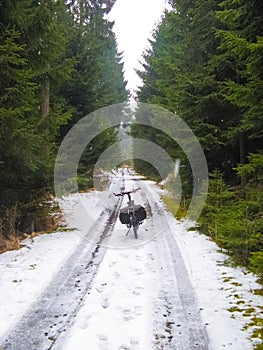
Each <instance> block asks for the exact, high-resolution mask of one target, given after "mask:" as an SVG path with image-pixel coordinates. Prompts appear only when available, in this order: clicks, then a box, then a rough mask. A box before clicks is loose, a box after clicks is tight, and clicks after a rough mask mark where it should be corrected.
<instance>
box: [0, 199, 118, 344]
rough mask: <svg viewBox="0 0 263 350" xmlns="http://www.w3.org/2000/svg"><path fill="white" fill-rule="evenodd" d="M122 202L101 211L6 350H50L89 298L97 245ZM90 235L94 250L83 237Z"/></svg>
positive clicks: (99, 256) (98, 260)
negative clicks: (110, 208)
mask: <svg viewBox="0 0 263 350" xmlns="http://www.w3.org/2000/svg"><path fill="white" fill-rule="evenodd" d="M121 203H122V198H119V199H118V201H117V204H116V205H115V207H114V210H113V211H110V210H108V209H107V210H105V211H104V212H103V213H102V214H101V216H100V217H99V219H98V220H97V221H96V222H95V223H94V225H93V226H92V227H91V229H90V230H89V232H88V233H87V234H86V236H85V237H84V238H83V240H82V241H81V242H80V243H79V244H78V246H77V247H76V249H75V250H74V252H73V253H72V254H71V256H70V257H69V258H68V259H67V260H66V261H65V263H64V265H63V266H62V267H61V269H60V270H59V272H58V273H57V274H56V275H55V277H54V278H53V280H52V281H51V283H50V284H49V286H48V287H47V288H46V289H45V291H44V292H43V293H42V295H40V297H39V298H38V300H37V301H36V302H35V303H34V304H33V306H32V307H31V308H30V309H29V310H28V311H26V312H25V314H24V315H23V316H22V318H21V319H20V321H18V323H17V324H16V325H15V327H14V328H13V329H12V330H11V331H10V332H9V334H8V335H7V336H6V337H5V339H4V341H2V347H3V349H6V350H50V349H52V348H53V346H54V344H55V342H56V340H57V339H58V337H59V336H60V334H62V333H64V332H66V330H67V328H68V327H70V325H71V324H72V323H73V322H74V319H75V317H76V315H77V313H78V311H79V309H80V308H81V306H82V303H83V300H84V297H85V295H86V294H89V290H90V288H91V287H92V282H93V279H94V277H95V275H96V273H97V270H98V267H99V265H100V263H101V261H102V259H103V257H104V255H105V252H106V250H107V249H106V248H105V247H103V246H102V245H101V243H102V242H103V240H104V239H105V238H106V237H107V236H108V235H110V234H111V232H112V230H113V227H114V225H115V222H116V220H117V215H118V212H119V208H120V206H121ZM90 232H92V236H93V240H94V239H95V238H97V243H96V245H95V246H94V245H93V244H91V243H90V242H89V241H88V240H87V237H90Z"/></svg>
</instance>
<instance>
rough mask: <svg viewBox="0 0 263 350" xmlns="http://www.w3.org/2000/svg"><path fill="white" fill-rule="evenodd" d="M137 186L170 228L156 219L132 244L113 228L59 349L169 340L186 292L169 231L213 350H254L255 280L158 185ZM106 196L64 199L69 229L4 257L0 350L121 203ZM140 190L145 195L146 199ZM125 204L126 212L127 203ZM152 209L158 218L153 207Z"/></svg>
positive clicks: (0, 258)
mask: <svg viewBox="0 0 263 350" xmlns="http://www.w3.org/2000/svg"><path fill="white" fill-rule="evenodd" d="M125 181H126V188H131V189H132V188H135V187H136V184H135V183H134V180H133V179H132V178H131V177H129V176H128V175H126V179H125ZM118 184H119V180H118V181H115V180H114V178H112V185H111V188H110V192H111V191H115V190H117V187H118ZM140 186H141V188H142V191H138V192H136V193H135V195H134V200H135V203H140V204H144V203H145V201H146V197H147V199H148V201H149V202H150V204H151V201H152V203H153V202H154V201H156V202H158V205H159V206H160V207H161V208H162V209H163V210H164V213H165V214H164V215H165V217H166V222H167V226H166V225H164V224H163V222H159V224H158V222H154V220H153V218H151V217H149V218H148V219H147V220H146V221H145V223H143V224H142V225H141V226H140V229H139V238H138V240H135V239H134V236H133V234H132V233H131V232H130V233H129V234H128V236H126V232H127V230H126V228H124V227H123V226H122V225H121V224H120V223H119V222H117V223H116V225H115V227H114V229H113V232H112V234H111V236H110V238H108V240H107V241H106V243H104V245H105V247H106V253H105V255H104V257H103V260H102V262H101V263H100V265H99V267H98V271H97V273H96V276H95V279H94V281H93V284H92V288H91V289H90V290H89V291H88V293H87V294H86V296H85V299H84V301H83V304H82V307H81V308H80V310H79V312H78V314H77V316H76V318H75V320H74V322H73V323H72V324H71V326H70V327H69V329H68V330H67V332H64V333H62V334H61V336H60V337H59V338H58V340H57V342H56V343H55V346H54V347H53V348H54V349H57V350H58V349H63V350H74V349H78V350H82V349H83V350H84V349H87V344H88V348H89V349H91V350H97V349H109V350H111V349H118V350H121V349H141V350H148V349H153V348H154V346H156V348H157V349H158V346H161V345H162V344H164V345H165V344H168V342H169V337H168V335H169V329H168V330H167V324H168V325H169V322H167V321H168V320H169V312H172V311H171V309H172V305H173V304H174V303H175V302H176V301H174V300H175V299H174V296H173V295H174V294H176V291H177V289H178V288H179V286H178V280H176V278H175V276H174V274H173V269H174V264H173V263H172V258H173V257H172V254H173V252H172V251H171V246H169V241H167V240H166V236H165V233H164V232H165V231H166V230H167V228H168V227H169V230H170V231H171V232H172V234H173V238H174V240H175V242H176V244H177V245H178V247H179V248H180V252H181V255H182V259H183V261H184V264H185V266H186V269H187V272H188V276H189V279H190V281H191V284H192V286H193V287H194V290H195V293H196V297H197V302H198V307H199V310H200V316H201V319H202V320H203V323H204V324H205V327H206V331H207V334H208V337H209V343H210V347H209V349H212V350H220V349H232V350H236V349H242V350H250V349H252V348H253V344H252V341H251V340H250V339H249V336H250V335H251V331H252V328H251V327H250V328H248V329H244V327H245V326H246V325H247V324H248V323H249V322H250V321H251V319H252V318H253V317H255V316H258V317H259V315H260V306H261V305H262V297H260V296H257V295H255V294H254V293H253V290H255V289H259V288H260V287H261V286H260V285H258V284H257V282H256V276H254V275H253V274H251V273H248V272H247V271H246V270H244V269H241V268H233V267H231V266H229V265H228V264H227V259H228V257H227V256H226V255H225V254H223V253H222V252H220V251H219V248H218V247H217V246H216V244H215V243H214V242H212V241H211V240H210V239H209V238H208V237H207V236H205V235H202V234H200V233H198V232H196V231H189V230H188V229H189V228H190V227H191V226H192V223H191V222H186V221H182V222H178V221H177V220H175V219H174V218H173V217H172V215H171V214H170V213H169V212H168V211H167V210H166V208H165V206H164V204H163V203H162V202H161V200H160V194H161V193H162V191H161V190H160V189H159V188H158V187H157V186H156V185H155V184H154V183H152V182H150V181H140ZM108 193H109V191H105V192H104V193H95V192H89V193H82V194H74V195H70V196H68V197H65V198H63V200H61V202H60V204H61V207H62V210H63V214H64V218H65V222H66V224H67V227H68V228H70V230H67V231H60V232H55V233H53V234H44V235H40V236H37V237H35V238H34V240H33V241H32V240H30V239H29V238H28V239H26V240H25V241H23V245H24V247H23V248H22V249H20V250H19V251H11V252H6V253H4V254H1V255H0V272H1V274H0V283H1V289H0V344H1V339H4V337H5V336H6V333H7V332H8V330H9V329H11V328H12V327H14V326H15V324H16V323H17V322H18V320H19V319H20V318H21V317H22V315H23V313H24V312H25V311H26V310H27V309H28V308H30V306H31V305H32V303H33V302H34V301H35V300H36V299H37V298H38V297H39V296H40V294H41V293H42V292H43V290H44V289H45V287H46V286H47V285H48V284H49V282H50V281H51V280H52V278H53V277H54V275H55V273H56V272H57V271H58V269H59V268H61V267H62V266H63V262H64V261H65V260H66V259H67V257H68V256H69V255H70V254H72V252H73V251H74V248H76V246H77V245H78V244H79V243H80V242H81V239H83V237H84V235H85V233H86V232H87V230H88V229H89V228H91V227H92V225H93V223H94V221H95V220H97V219H98V218H99V217H100V215H101V213H102V212H103V211H104V210H105V207H106V206H107V205H108V206H112V205H113V202H114V200H115V201H116V198H114V197H112V196H110V197H109V195H108ZM143 193H147V195H146V197H145V196H144V195H143ZM106 202H107V204H106ZM122 206H126V203H125V200H124V201H123V203H122ZM87 210H88V212H89V215H90V219H88V220H87ZM152 210H153V214H154V213H155V211H154V210H155V209H154V207H153V206H152ZM153 228H155V231H154V232H155V233H154V234H152V232H153ZM92 244H93V243H92V241H91V242H90V245H92ZM175 259H177V260H178V259H179V257H175ZM237 307H239V308H241V309H242V310H247V309H249V308H253V311H252V312H251V313H247V315H246V314H245V311H242V312H238V311H236V308H237ZM230 308H233V311H232V312H230V311H228V310H229V309H230ZM169 310H170V311H169ZM163 316H165V317H163ZM170 317H171V315H170ZM173 317H174V321H175V325H174V328H173V332H175V331H176V332H177V333H176V334H175V333H174V336H175V337H180V336H182V342H183V341H184V339H185V338H184V337H185V335H184V329H182V328H183V327H181V324H182V323H181V320H180V319H176V314H173ZM165 327H166V328H165ZM168 328H169V327H168ZM164 329H166V331H165V330H164ZM165 332H166V333H165ZM154 339H156V341H155V342H154ZM256 341H257V340H255V342H256ZM165 342H166V343H165ZM258 342H259V341H258ZM158 344H159V345H158ZM0 348H1V347H0ZM164 348H167V349H168V348H169V346H168V345H166V347H164ZM182 348H183V347H182Z"/></svg>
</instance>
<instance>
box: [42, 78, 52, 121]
mask: <svg viewBox="0 0 263 350" xmlns="http://www.w3.org/2000/svg"><path fill="white" fill-rule="evenodd" d="M41 89H42V91H41V116H42V117H46V116H47V115H48V113H49V93H50V91H49V90H50V87H49V78H48V75H47V74H46V75H45V78H44V81H43V82H42V87H41Z"/></svg>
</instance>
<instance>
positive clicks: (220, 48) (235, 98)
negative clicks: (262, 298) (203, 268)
mask: <svg viewBox="0 0 263 350" xmlns="http://www.w3.org/2000/svg"><path fill="white" fill-rule="evenodd" d="M169 3H170V5H171V6H172V10H171V11H166V13H165V14H164V16H163V19H162V21H161V23H160V24H159V25H158V26H157V28H156V30H155V34H154V40H153V41H152V42H150V44H151V48H150V49H148V50H147V51H146V52H145V54H144V61H143V62H142V70H141V71H139V72H138V75H139V76H140V77H141V79H142V80H143V86H142V87H141V88H140V89H139V91H138V100H139V101H140V102H145V103H152V104H157V105H159V106H162V107H164V108H166V109H168V110H170V111H171V112H175V113H176V114H177V115H178V116H179V117H181V118H182V119H183V120H184V121H185V122H186V123H187V124H188V125H189V127H190V128H191V129H192V130H193V132H194V133H195V135H196V136H197V137H198V139H199V141H200V143H201V145H202V147H203V150H204V152H205V155H206V158H207V162H208V167H209V171H210V174H211V178H210V183H209V194H208V199H207V203H206V206H205V208H204V211H203V213H202V215H201V218H200V222H201V227H202V230H203V231H205V232H206V233H207V234H209V235H210V236H211V237H212V238H213V239H214V240H216V241H217V242H218V243H219V244H220V245H221V246H222V247H223V248H225V249H226V250H227V251H228V252H229V253H230V254H231V255H232V256H233V258H234V259H235V261H237V262H238V263H242V264H245V265H249V264H250V266H251V268H253V270H254V271H257V272H259V271H260V272H262V230H263V227H262V196H263V189H262V153H261V152H262V142H263V139H262V130H263V128H262V127H263V125H262V120H263V119H262V114H263V103H262V101H263V96H262V91H263V89H262V82H263V75H262V67H263V64H262V63H263V62H262V57H263V51H262V47H263V46H262V43H263V40H262V37H263V36H262V30H263V25H262V19H263V12H262V11H263V4H262V1H254V0H251V1H250V0H249V1H247V0H235V1H233V0H208V1H207V0H192V1H181V0H171V1H169ZM138 129H140V130H138ZM133 135H134V136H137V135H140V137H145V138H146V139H149V131H148V130H145V127H144V126H143V127H141V128H139V127H138V126H136V127H134V128H133ZM151 140H152V141H154V142H156V140H158V142H157V143H158V144H159V145H160V146H162V147H163V148H164V149H165V150H166V151H167V152H169V154H173V155H174V156H175V157H176V158H180V159H181V160H182V163H183V164H184V163H185V162H186V159H185V156H184V155H182V154H180V150H179V148H178V146H177V145H176V144H171V142H170V140H169V138H168V137H166V136H165V135H163V136H162V138H159V139H158V136H157V134H155V135H154V136H153V138H152V139H151ZM187 170H188V172H187ZM144 171H145V173H146V174H148V173H150V171H149V169H147V167H144ZM184 171H186V173H184V172H183V171H182V170H181V178H183V181H182V182H183V184H184V183H186V184H185V185H184V193H183V195H184V196H185V198H184V199H183V201H184V203H187V201H188V197H190V196H191V186H190V181H189V180H188V179H189V178H190V177H189V171H190V168H187V167H185V168H184ZM222 174H223V175H222ZM185 175H186V176H185ZM223 177H224V179H223ZM187 183H188V184H189V186H187Z"/></svg>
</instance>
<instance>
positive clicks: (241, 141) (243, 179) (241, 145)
mask: <svg viewBox="0 0 263 350" xmlns="http://www.w3.org/2000/svg"><path fill="white" fill-rule="evenodd" d="M239 154H240V164H245V163H246V150H245V137H244V134H243V133H240V135H239ZM246 184H247V179H246V177H245V176H241V186H245V185H246Z"/></svg>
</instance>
